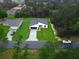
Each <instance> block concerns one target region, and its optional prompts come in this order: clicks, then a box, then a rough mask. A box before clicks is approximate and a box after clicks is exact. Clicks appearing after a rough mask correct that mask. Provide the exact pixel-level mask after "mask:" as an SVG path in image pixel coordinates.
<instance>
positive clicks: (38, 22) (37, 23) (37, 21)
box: [29, 18, 48, 30]
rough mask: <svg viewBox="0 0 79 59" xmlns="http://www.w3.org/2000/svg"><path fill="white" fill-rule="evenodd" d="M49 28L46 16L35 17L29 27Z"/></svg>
mask: <svg viewBox="0 0 79 59" xmlns="http://www.w3.org/2000/svg"><path fill="white" fill-rule="evenodd" d="M40 28H48V20H47V19H46V18H33V19H32V21H31V24H30V27H29V29H38V30H39V29H40Z"/></svg>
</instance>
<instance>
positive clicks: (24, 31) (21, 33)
mask: <svg viewBox="0 0 79 59" xmlns="http://www.w3.org/2000/svg"><path fill="white" fill-rule="evenodd" d="M29 24H30V18H24V19H23V23H22V25H21V27H20V28H19V29H18V30H17V31H16V33H15V34H14V36H13V40H14V41H17V40H21V39H22V40H26V39H28V37H29V33H30V30H29Z"/></svg>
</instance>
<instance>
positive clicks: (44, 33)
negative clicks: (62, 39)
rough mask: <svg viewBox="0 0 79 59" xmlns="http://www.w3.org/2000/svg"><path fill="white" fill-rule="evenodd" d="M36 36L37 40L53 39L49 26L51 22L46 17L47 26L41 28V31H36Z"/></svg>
mask: <svg viewBox="0 0 79 59" xmlns="http://www.w3.org/2000/svg"><path fill="white" fill-rule="evenodd" d="M37 38H38V39H39V40H45V41H53V40H54V39H55V36H54V32H53V30H52V28H51V23H50V20H49V19H48V28H47V29H41V31H38V32H37Z"/></svg>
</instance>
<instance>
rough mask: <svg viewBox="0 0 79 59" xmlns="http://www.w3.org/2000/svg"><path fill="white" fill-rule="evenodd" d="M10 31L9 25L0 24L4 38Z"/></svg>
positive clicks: (0, 30)
mask: <svg viewBox="0 0 79 59" xmlns="http://www.w3.org/2000/svg"><path fill="white" fill-rule="evenodd" d="M8 31H9V26H4V25H2V24H0V32H1V33H0V34H1V36H2V37H3V38H5V37H6V36H7V33H8Z"/></svg>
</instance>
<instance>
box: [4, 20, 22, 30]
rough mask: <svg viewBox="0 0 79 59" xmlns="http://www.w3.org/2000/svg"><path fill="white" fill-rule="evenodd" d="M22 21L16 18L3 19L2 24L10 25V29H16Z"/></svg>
mask: <svg viewBox="0 0 79 59" xmlns="http://www.w3.org/2000/svg"><path fill="white" fill-rule="evenodd" d="M22 22H23V20H18V19H15V20H5V21H3V25H7V26H10V29H12V30H17V29H18V28H19V27H20V26H21V24H22Z"/></svg>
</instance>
